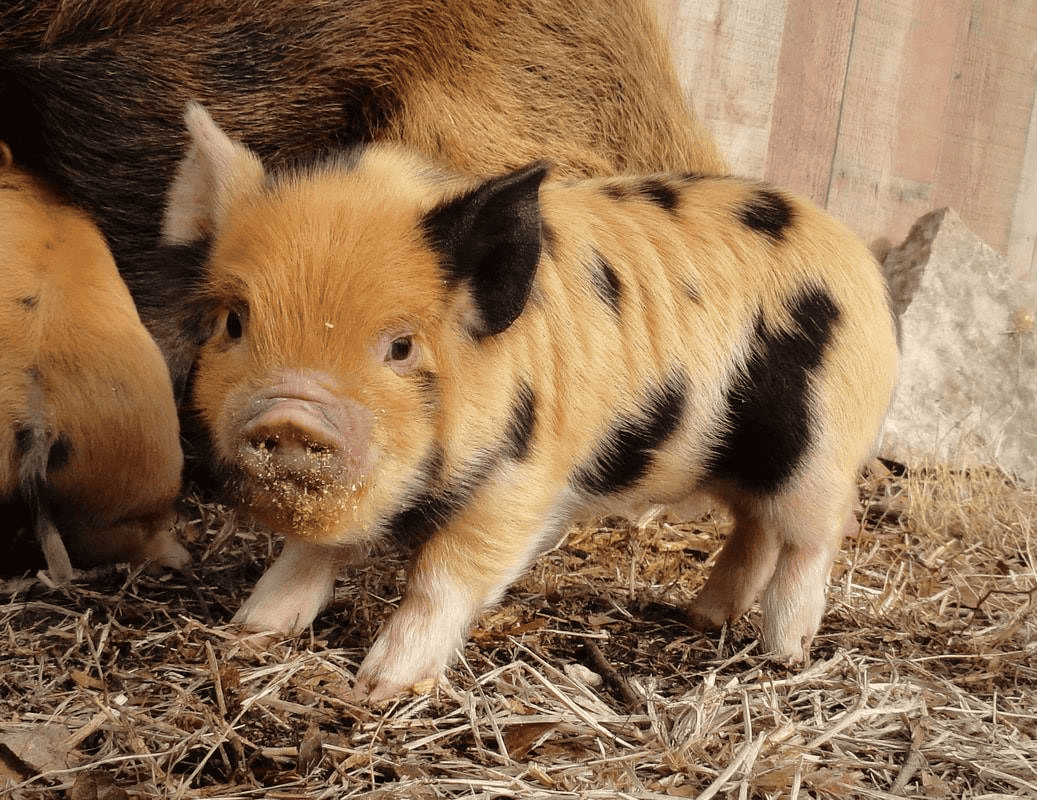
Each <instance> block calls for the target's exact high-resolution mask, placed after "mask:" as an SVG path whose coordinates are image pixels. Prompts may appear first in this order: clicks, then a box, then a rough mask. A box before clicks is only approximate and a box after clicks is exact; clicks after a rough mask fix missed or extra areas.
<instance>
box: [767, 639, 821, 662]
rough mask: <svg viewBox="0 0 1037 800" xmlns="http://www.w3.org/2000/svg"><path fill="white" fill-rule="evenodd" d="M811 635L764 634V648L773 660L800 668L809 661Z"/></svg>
mask: <svg viewBox="0 0 1037 800" xmlns="http://www.w3.org/2000/svg"><path fill="white" fill-rule="evenodd" d="M813 639H814V637H813V635H803V636H798V637H797V636H790V637H784V636H782V637H773V636H767V635H765V636H764V650H765V651H766V653H767V656H768V657H769V658H770V659H772V660H773V661H775V662H777V663H780V664H785V665H786V666H789V667H794V668H800V667H803V666H805V665H806V664H807V663H809V661H810V645H811V643H812V642H813Z"/></svg>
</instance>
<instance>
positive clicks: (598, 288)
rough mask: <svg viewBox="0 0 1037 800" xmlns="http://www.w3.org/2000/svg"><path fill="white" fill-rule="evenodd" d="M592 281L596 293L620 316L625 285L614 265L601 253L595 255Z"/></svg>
mask: <svg viewBox="0 0 1037 800" xmlns="http://www.w3.org/2000/svg"><path fill="white" fill-rule="evenodd" d="M591 281H592V282H593V284H594V291H595V292H597V293H598V297H600V298H601V299H602V300H603V301H604V302H605V305H607V306H608V307H609V308H610V309H612V313H613V314H615V315H616V316H619V307H620V301H621V300H622V297H623V284H622V282H621V281H620V280H619V275H617V274H616V270H615V269H613V268H612V265H611V264H610V263H609V262H608V261H607V260H606V259H605V257H604V256H603V255H601V253H595V254H594V264H593V265H592V266H591Z"/></svg>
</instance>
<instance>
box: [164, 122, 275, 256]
mask: <svg viewBox="0 0 1037 800" xmlns="http://www.w3.org/2000/svg"><path fill="white" fill-rule="evenodd" d="M184 122H185V123H186V125H187V132H188V134H189V136H190V145H189V147H188V150H187V154H186V155H185V156H184V158H183V160H182V161H181V162H180V165H179V167H177V171H176V176H175V177H174V178H173V183H172V184H171V185H170V187H169V194H168V195H167V198H166V211H165V216H164V218H163V221H162V238H163V240H164V241H165V242H167V243H169V244H190V243H191V242H196V241H198V240H200V239H204V238H205V237H206V236H208V235H210V234H212V233H213V232H215V230H216V229H217V228H218V227H219V225H220V223H221V222H222V220H223V217H224V215H225V214H226V212H227V209H228V208H229V207H230V204H231V203H232V202H233V201H234V200H235V199H236V198H237V197H239V196H241V195H243V194H247V193H249V192H251V191H255V190H256V189H257V188H258V187H259V186H260V185H261V184H262V182H263V178H264V172H263V165H262V164H261V163H260V161H259V159H258V158H257V157H256V155H255V154H254V153H252V152H251V151H250V150H249V149H248V148H247V147H245V146H244V145H242V144H241V143H239V142H235V141H234V140H233V139H231V138H230V137H229V136H227V134H225V133H224V132H223V131H222V130H220V128H219V126H218V125H217V124H216V123H215V122H214V121H213V119H212V117H210V116H209V112H207V111H206V110H205V108H203V107H202V106H201V105H200V104H198V103H194V102H191V103H188V104H187V111H186V112H185V114H184Z"/></svg>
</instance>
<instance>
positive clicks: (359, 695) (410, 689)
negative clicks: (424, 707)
mask: <svg viewBox="0 0 1037 800" xmlns="http://www.w3.org/2000/svg"><path fill="white" fill-rule="evenodd" d="M437 682H438V678H426V679H425V680H422V681H418V682H417V683H414V684H411V685H410V686H405V685H400V684H398V683H392V682H389V681H377V680H373V679H364V678H361V677H358V678H357V682H356V685H355V686H353V689H352V691H351V692H349V694H348V695H347V696H346V700H349V701H351V702H354V703H382V702H385V701H387V700H392V699H395V698H396V697H397V696H398V695H401V694H409V695H413V696H414V697H421V696H422V695H426V694H431V693H432V690H433V689H435V688H436V683H437Z"/></svg>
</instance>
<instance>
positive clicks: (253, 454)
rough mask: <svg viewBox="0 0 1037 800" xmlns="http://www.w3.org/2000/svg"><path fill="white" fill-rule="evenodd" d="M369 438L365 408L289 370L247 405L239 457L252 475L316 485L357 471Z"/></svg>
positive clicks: (363, 462) (361, 466)
mask: <svg viewBox="0 0 1037 800" xmlns="http://www.w3.org/2000/svg"><path fill="white" fill-rule="evenodd" d="M369 438H370V421H369V420H368V419H367V414H365V413H364V409H362V408H361V407H360V406H359V405H357V404H356V403H353V402H350V401H348V400H342V399H339V398H337V397H336V396H335V395H334V394H332V393H331V392H330V391H329V390H328V389H326V388H325V387H324V386H323V385H322V384H321V382H320V381H318V380H316V379H313V378H307V377H305V376H303V375H300V374H296V373H290V374H287V375H285V376H283V377H282V379H281V380H280V381H277V382H276V383H275V384H274V385H272V386H270V387H269V388H267V389H265V390H264V391H262V392H260V393H257V394H256V395H255V396H254V397H253V399H252V401H251V402H250V403H249V406H248V408H247V410H246V414H245V422H244V424H243V425H242V427H241V429H240V438H239V443H238V456H239V459H240V464H241V466H242V467H244V468H245V470H246V471H247V472H249V473H251V474H252V475H253V476H255V477H256V478H259V479H261V480H271V479H274V480H279V481H284V480H288V481H293V482H296V483H299V484H302V485H306V486H309V487H314V488H317V487H320V486H327V485H330V484H332V483H341V481H342V479H343V478H348V477H349V476H350V475H354V476H356V475H359V474H362V473H363V471H364V469H365V468H366V466H367V461H368V458H367V453H368V442H369Z"/></svg>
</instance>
